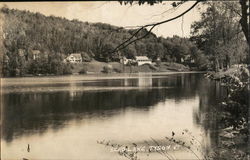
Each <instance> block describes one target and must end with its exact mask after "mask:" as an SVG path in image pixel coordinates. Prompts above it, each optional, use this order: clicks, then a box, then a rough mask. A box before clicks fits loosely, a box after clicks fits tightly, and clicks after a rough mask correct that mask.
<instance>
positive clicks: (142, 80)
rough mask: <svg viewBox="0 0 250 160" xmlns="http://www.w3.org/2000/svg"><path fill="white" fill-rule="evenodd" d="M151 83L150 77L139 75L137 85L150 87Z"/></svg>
mask: <svg viewBox="0 0 250 160" xmlns="http://www.w3.org/2000/svg"><path fill="white" fill-rule="evenodd" d="M152 84H153V80H152V77H139V78H138V86H139V87H151V86H152Z"/></svg>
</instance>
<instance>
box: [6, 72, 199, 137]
mask: <svg viewBox="0 0 250 160" xmlns="http://www.w3.org/2000/svg"><path fill="white" fill-rule="evenodd" d="M200 76H201V75H195V74H185V75H171V76H168V77H166V78H152V79H151V80H150V82H149V83H150V84H151V85H152V87H153V88H151V87H149V88H147V87H144V88H143V89H140V90H137V89H136V90H126V88H125V89H124V90H115V91H88V92H86V91H85V92H81V91H78V92H74V94H72V91H71V90H69V91H67V92H53V93H51V92H49V93H10V94H4V95H3V99H4V101H3V106H4V108H3V115H4V117H3V138H4V139H6V140H7V141H11V140H12V139H13V136H18V135H22V134H33V133H34V132H38V133H43V132H45V131H46V130H47V129H48V128H49V127H51V128H53V129H55V130H56V129H60V128H61V127H63V126H64V124H65V121H69V120H72V119H78V118H81V117H82V116H84V115H91V116H95V117H98V116H112V115H114V114H116V113H117V112H110V111H111V110H121V109H125V108H126V107H136V108H138V109H140V108H141V109H143V110H146V111H147V109H148V108H149V107H150V106H154V105H155V104H157V103H158V102H160V101H164V100H165V99H166V98H168V99H175V100H176V101H179V100H181V99H183V98H184V99H186V98H191V97H193V96H195V94H196V92H197V85H196V84H199V83H200V81H201V78H200ZM146 79H147V78H146ZM146 79H145V80H146ZM124 81H125V80H124V79H120V80H103V82H98V83H95V84H94V82H90V83H91V84H89V86H95V85H97V86H112V84H113V85H114V86H123V85H124V84H125V82H124ZM138 81H139V79H127V82H126V84H128V86H137V85H138V83H139V82H138ZM112 82H113V83H112ZM145 83H146V84H148V83H147V82H145ZM78 85H79V84H78ZM84 85H86V86H88V84H86V83H84ZM161 87H172V88H161ZM72 95H73V98H72Z"/></svg>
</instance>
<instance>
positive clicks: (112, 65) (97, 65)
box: [72, 61, 190, 74]
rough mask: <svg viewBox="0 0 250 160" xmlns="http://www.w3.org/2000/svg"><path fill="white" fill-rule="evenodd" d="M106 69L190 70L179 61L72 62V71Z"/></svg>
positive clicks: (142, 70) (90, 71) (131, 70)
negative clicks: (157, 62) (127, 62)
mask: <svg viewBox="0 0 250 160" xmlns="http://www.w3.org/2000/svg"><path fill="white" fill-rule="evenodd" d="M105 69H106V70H108V71H106V72H108V73H138V72H145V73H146V72H170V71H177V72H178V71H180V72H184V71H190V69H189V67H187V66H184V65H182V64H178V63H169V62H161V63H160V64H157V65H156V64H144V65H141V66H127V65H123V64H121V63H118V62H109V63H105V62H99V61H91V62H83V63H79V64H72V73H73V74H77V73H80V72H81V71H82V72H81V73H103V72H105Z"/></svg>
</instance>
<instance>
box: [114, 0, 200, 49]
mask: <svg viewBox="0 0 250 160" xmlns="http://www.w3.org/2000/svg"><path fill="white" fill-rule="evenodd" d="M201 1H203V0H197V1H196V2H195V3H194V4H193V5H192V6H191V7H190V8H188V9H187V10H186V11H184V12H183V13H181V14H179V15H178V16H175V17H173V18H170V19H167V20H164V21H160V22H157V23H152V24H147V25H144V26H138V27H140V28H139V29H138V30H137V31H136V32H135V33H134V34H133V35H132V36H131V37H130V38H128V39H127V40H126V41H124V42H123V43H121V44H120V45H118V46H117V47H116V48H115V49H114V50H113V51H112V52H110V54H112V53H115V52H117V51H119V50H121V49H124V48H125V47H127V46H128V45H130V44H132V43H134V42H135V41H138V40H141V39H143V38H145V37H146V36H148V35H149V34H150V33H151V31H152V30H153V29H154V28H155V27H156V26H158V25H161V24H164V23H167V22H170V21H173V20H175V19H178V18H180V17H182V16H183V15H185V14H186V13H188V12H189V11H190V10H192V9H193V8H194V7H195V6H196V5H197V4H198V3H199V2H201ZM146 27H150V29H149V30H148V32H147V33H146V34H144V35H143V36H140V37H138V38H136V39H134V40H132V39H133V38H134V37H136V36H137V35H138V33H139V32H140V31H142V30H143V29H145V28H146Z"/></svg>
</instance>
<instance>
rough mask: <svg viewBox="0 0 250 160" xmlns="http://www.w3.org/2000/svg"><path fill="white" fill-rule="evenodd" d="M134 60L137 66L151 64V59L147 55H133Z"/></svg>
mask: <svg viewBox="0 0 250 160" xmlns="http://www.w3.org/2000/svg"><path fill="white" fill-rule="evenodd" d="M135 60H136V62H137V64H138V66H141V65H143V64H152V60H151V59H149V58H148V57H147V56H135Z"/></svg>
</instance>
